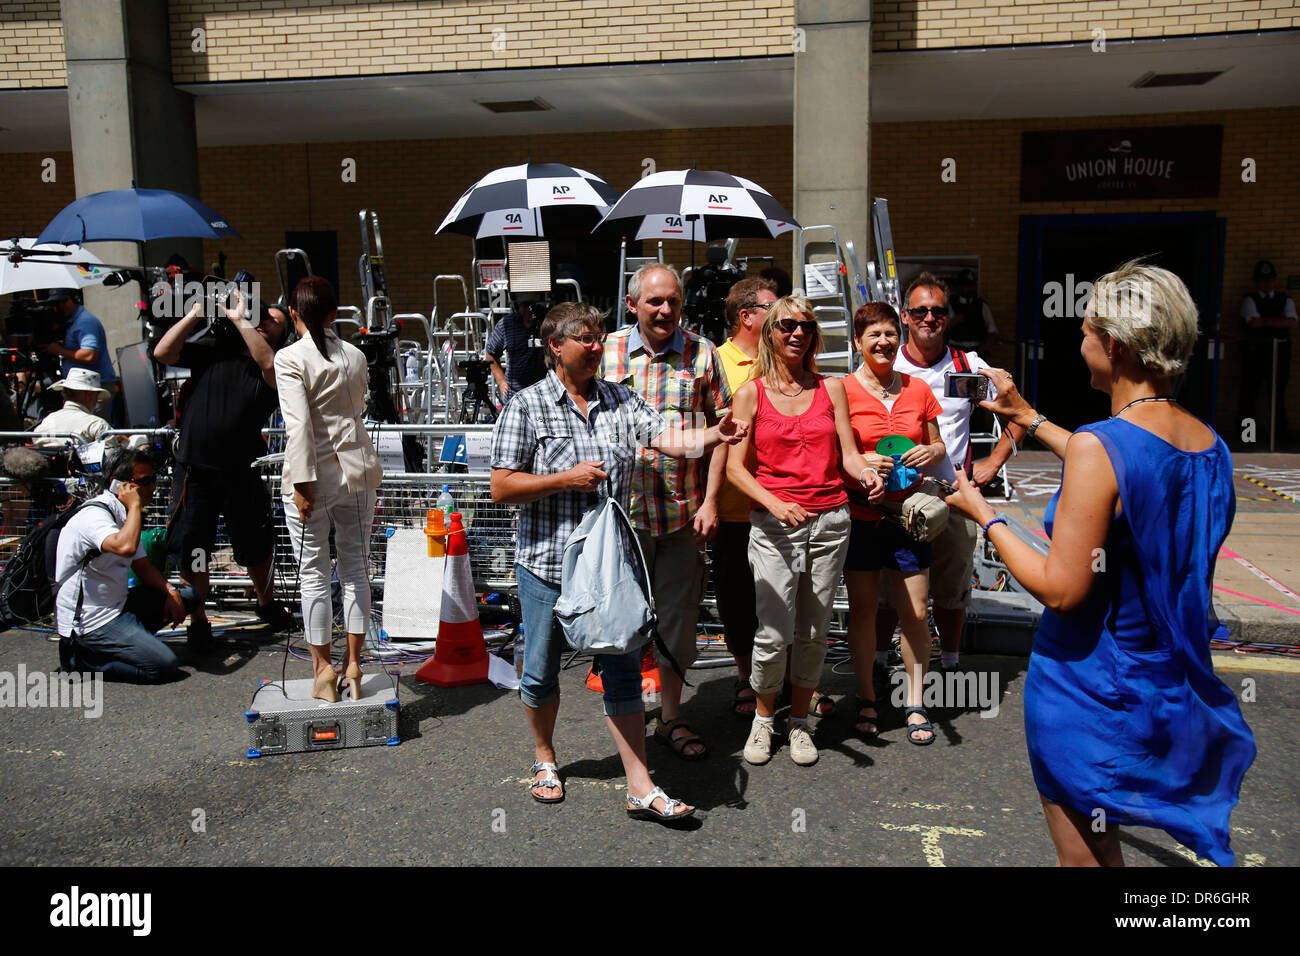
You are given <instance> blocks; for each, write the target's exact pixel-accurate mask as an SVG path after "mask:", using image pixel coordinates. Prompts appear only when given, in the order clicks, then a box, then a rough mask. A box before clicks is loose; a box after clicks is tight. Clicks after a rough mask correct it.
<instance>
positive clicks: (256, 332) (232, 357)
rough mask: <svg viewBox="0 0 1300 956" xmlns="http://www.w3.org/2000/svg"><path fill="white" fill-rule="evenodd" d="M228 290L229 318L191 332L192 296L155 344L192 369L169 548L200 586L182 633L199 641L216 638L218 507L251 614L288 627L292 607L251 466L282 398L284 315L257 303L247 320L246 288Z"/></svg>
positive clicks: (158, 355) (261, 488)
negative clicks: (249, 595) (211, 605)
mask: <svg viewBox="0 0 1300 956" xmlns="http://www.w3.org/2000/svg"><path fill="white" fill-rule="evenodd" d="M232 295H233V296H234V297H235V301H234V303H233V304H232V308H231V309H230V310H229V311H228V312H227V318H228V319H229V321H230V325H229V326H224V325H222V324H220V323H218V325H217V327H216V328H215V329H214V330H213V332H214V334H212V335H205V336H202V337H201V338H200V340H199V341H196V342H190V341H188V339H189V338H190V337H191V336H192V335H193V334H194V332H195V331H196V330H197V329H198V327H199V324H200V322H201V321H202V309H201V307H200V306H195V307H194V308H193V309H191V310H190V312H189V314H188V315H186V316H185V318H183V319H181V320H180V321H179V322H177V323H176V324H175V325H173V326H172V327H171V328H170V329H168V330H167V333H166V334H165V335H164V336H163V337H162V339H161V340H159V342H158V345H157V347H156V348H155V349H154V353H153V354H154V358H155V359H157V360H158V361H159V362H162V363H164V364H165V365H175V366H180V367H182V368H188V369H190V381H189V384H188V385H187V387H186V391H185V393H184V394H185V397H184V401H183V404H182V406H181V409H180V414H179V419H180V420H179V422H178V424H179V426H180V440H179V444H178V446H177V450H176V463H177V470H176V476H175V479H174V481H173V485H172V508H171V515H170V517H169V518H168V521H167V554H168V556H169V557H170V558H172V560H174V561H175V562H176V564H177V566H178V568H179V570H180V576H181V580H182V581H184V582H186V583H187V584H190V585H192V586H193V587H194V589H195V591H196V592H197V593H198V597H199V602H200V603H199V608H198V610H197V611H195V612H194V614H193V615H192V617H191V623H190V626H189V643H190V645H191V647H193V648H195V649H196V650H205V649H207V648H209V647H211V646H212V643H213V641H212V627H211V625H210V624H209V623H208V619H207V615H206V613H205V611H204V607H203V604H202V602H203V600H204V599H205V598H206V597H207V593H208V566H209V564H210V563H211V561H212V551H213V546H214V543H215V541H216V535H217V520H218V519H219V518H222V517H224V518H225V521H226V530H227V531H228V532H229V535H230V543H231V545H232V547H233V549H234V554H235V561H236V562H237V563H239V564H241V565H243V566H244V567H246V568H247V569H248V574H249V577H251V578H252V580H253V587H254V588H255V589H256V591H257V603H258V607H257V614H258V616H259V617H260V618H262V620H264V621H266V622H267V623H269V624H270V625H271V627H272V628H273V629H274V630H277V631H280V630H288V629H289V628H292V627H293V618H292V616H290V614H289V613H288V611H286V610H285V609H284V607H283V605H280V604H278V603H276V601H275V600H274V593H273V590H272V586H271V585H272V578H271V560H272V557H273V556H274V551H275V528H274V525H273V523H272V520H271V498H270V495H269V494H268V492H267V489H266V484H265V483H264V482H263V481H262V478H261V476H260V475H259V474H258V473H257V472H256V471H254V470H253V469H252V468H251V467H250V466H251V464H252V462H253V460H254V459H255V458H258V457H260V456H262V455H264V454H266V442H265V441H263V439H262V428H263V426H264V425H265V424H266V422H267V419H268V418H269V417H270V416H271V413H272V412H274V411H275V409H276V406H277V405H278V404H279V402H278V399H277V397H276V393H275V350H276V349H277V348H279V346H280V345H281V344H283V342H284V336H285V330H286V326H287V325H288V317H287V316H286V315H285V313H284V312H283V311H282V310H281V309H279V308H276V307H271V308H267V307H266V306H262V308H261V314H260V321H259V322H258V324H257V325H256V326H254V325H252V324H251V323H250V322H249V321H248V317H247V316H246V314H245V308H246V306H245V303H244V300H243V297H242V296H241V295H240V294H239V293H238V292H234V293H232ZM232 327H233V331H232Z"/></svg>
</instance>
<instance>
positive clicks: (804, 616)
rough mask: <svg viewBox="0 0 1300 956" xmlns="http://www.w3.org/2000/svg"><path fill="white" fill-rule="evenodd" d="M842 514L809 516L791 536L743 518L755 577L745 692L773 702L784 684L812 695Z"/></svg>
mask: <svg viewBox="0 0 1300 956" xmlns="http://www.w3.org/2000/svg"><path fill="white" fill-rule="evenodd" d="M850 523H851V522H850V518H849V508H848V505H841V506H840V507H838V508H835V509H834V510H832V511H824V512H821V513H820V514H816V515H813V517H812V518H810V519H809V520H808V521H806V522H804V523H803V524H801V525H799V526H798V527H797V528H791V527H789V526H788V525H785V524H782V523H781V522H780V521H778V520H777V519H776V518H774V517H773V516H772V515H771V514H770V513H769V512H767V511H763V510H755V511H752V512H750V532H749V567H750V569H751V570H752V571H753V572H754V594H755V604H756V607H757V611H758V630H757V632H755V634H754V654H753V671H752V673H751V675H750V679H749V686H751V687H752V688H754V690H755V692H757V693H759V694H773V693H776V692H777V691H779V690H780V689H781V684H782V683H783V681H784V680H785V662H786V657H787V656H789V658H790V683H791V684H792V685H793V686H795V687H816V686H817V682H818V681H819V680H820V679H821V674H822V664H823V663H824V661H825V659H826V631H827V629H828V628H829V626H830V622H831V612H832V610H833V602H834V599H835V588H836V586H837V585H838V584H839V583H840V574H841V572H842V571H843V570H844V558H845V556H846V555H847V554H848V552H849V527H850Z"/></svg>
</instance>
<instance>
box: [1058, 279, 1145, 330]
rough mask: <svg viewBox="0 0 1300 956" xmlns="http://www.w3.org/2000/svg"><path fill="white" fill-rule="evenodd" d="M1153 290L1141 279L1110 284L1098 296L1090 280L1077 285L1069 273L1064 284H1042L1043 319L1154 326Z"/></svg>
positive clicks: (1134, 326)
mask: <svg viewBox="0 0 1300 956" xmlns="http://www.w3.org/2000/svg"><path fill="white" fill-rule="evenodd" d="M1153 292H1154V289H1153V288H1152V285H1151V283H1149V282H1147V281H1145V280H1142V279H1129V280H1126V281H1124V282H1120V283H1108V284H1107V285H1105V286H1104V287H1103V289H1102V291H1101V293H1100V294H1099V293H1098V292H1097V289H1096V286H1095V285H1094V284H1093V283H1092V282H1089V281H1087V280H1084V281H1082V282H1076V281H1075V277H1074V273H1073V272H1067V273H1066V274H1065V281H1064V282H1055V281H1053V282H1046V283H1044V284H1043V317H1044V318H1046V319H1082V318H1084V316H1085V315H1098V316H1102V317H1103V318H1112V319H1114V318H1123V319H1126V320H1127V321H1128V324H1129V325H1130V326H1131V327H1133V328H1142V327H1144V326H1151V325H1153V324H1154V319H1153V318H1152V302H1153V301H1154V297H1153Z"/></svg>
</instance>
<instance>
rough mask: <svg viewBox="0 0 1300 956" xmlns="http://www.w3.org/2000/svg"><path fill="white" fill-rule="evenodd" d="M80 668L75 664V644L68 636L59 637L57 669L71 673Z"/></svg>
mask: <svg viewBox="0 0 1300 956" xmlns="http://www.w3.org/2000/svg"><path fill="white" fill-rule="evenodd" d="M80 669H81V668H80V667H79V666H78V664H77V654H76V645H75V644H73V643H72V638H70V637H60V638H59V670H61V671H63V672H65V673H68V674H71V673H74V672H76V671H78V670H80Z"/></svg>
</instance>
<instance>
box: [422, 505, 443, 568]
mask: <svg viewBox="0 0 1300 956" xmlns="http://www.w3.org/2000/svg"><path fill="white" fill-rule="evenodd" d="M424 534H425V538H426V540H427V541H428V544H429V557H431V558H441V557H443V556H444V555H445V554H446V553H447V529H446V527H445V526H444V525H443V523H442V511H441V510H440V509H438V508H430V509H429V513H428V515H427V516H426V517H425V525H424Z"/></svg>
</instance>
